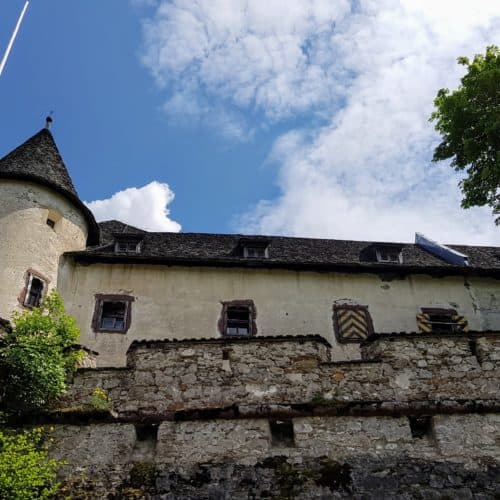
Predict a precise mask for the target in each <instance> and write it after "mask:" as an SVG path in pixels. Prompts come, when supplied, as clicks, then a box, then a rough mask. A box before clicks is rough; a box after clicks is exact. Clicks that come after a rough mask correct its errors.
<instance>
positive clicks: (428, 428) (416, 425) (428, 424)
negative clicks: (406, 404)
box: [408, 415, 432, 439]
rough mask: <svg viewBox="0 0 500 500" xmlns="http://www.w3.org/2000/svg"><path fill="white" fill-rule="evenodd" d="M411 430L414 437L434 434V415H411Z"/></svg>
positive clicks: (409, 421)
mask: <svg viewBox="0 0 500 500" xmlns="http://www.w3.org/2000/svg"><path fill="white" fill-rule="evenodd" d="M408 423H409V424H410V432H411V437H412V438H418V439H422V438H424V437H431V436H432V417H431V416H429V415H418V416H413V415H412V416H409V417H408Z"/></svg>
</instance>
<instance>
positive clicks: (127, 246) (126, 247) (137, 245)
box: [115, 241, 141, 253]
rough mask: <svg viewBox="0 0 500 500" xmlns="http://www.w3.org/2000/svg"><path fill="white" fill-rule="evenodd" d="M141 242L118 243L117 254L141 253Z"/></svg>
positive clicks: (116, 244) (116, 246) (116, 245)
mask: <svg viewBox="0 0 500 500" xmlns="http://www.w3.org/2000/svg"><path fill="white" fill-rule="evenodd" d="M140 251H141V242H140V241H117V242H116V243H115V252H116V253H140Z"/></svg>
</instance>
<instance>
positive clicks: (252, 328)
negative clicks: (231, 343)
mask: <svg viewBox="0 0 500 500" xmlns="http://www.w3.org/2000/svg"><path fill="white" fill-rule="evenodd" d="M255 316H256V313H255V306H254V303H253V301H252V300H233V301H231V302H223V303H222V316H221V319H220V321H219V330H220V332H221V334H222V335H223V336H225V337H249V336H253V335H255V334H256V333H257V327H256V324H255Z"/></svg>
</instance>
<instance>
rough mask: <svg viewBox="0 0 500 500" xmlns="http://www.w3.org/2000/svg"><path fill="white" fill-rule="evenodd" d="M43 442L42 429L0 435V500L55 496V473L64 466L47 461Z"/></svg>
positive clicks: (57, 485) (23, 499) (22, 499)
mask: <svg viewBox="0 0 500 500" xmlns="http://www.w3.org/2000/svg"><path fill="white" fill-rule="evenodd" d="M44 439H45V436H44V432H43V431H42V429H34V430H32V431H29V432H23V433H20V434H7V433H5V432H2V431H0V498H6V499H7V498H8V499H9V500H31V499H33V498H37V499H46V498H50V497H52V496H53V495H54V494H55V493H56V491H57V488H58V487H59V484H58V482H57V478H56V472H57V469H58V467H59V466H60V465H62V463H63V462H61V461H58V460H54V459H50V458H48V455H47V447H46V444H44Z"/></svg>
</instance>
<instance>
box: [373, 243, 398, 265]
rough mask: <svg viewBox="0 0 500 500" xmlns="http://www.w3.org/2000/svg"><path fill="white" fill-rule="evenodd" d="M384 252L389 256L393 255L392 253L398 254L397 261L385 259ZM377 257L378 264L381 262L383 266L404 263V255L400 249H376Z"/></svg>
mask: <svg viewBox="0 0 500 500" xmlns="http://www.w3.org/2000/svg"><path fill="white" fill-rule="evenodd" d="M382 252H384V253H387V254H391V253H394V254H397V259H396V260H389V259H383V258H382ZM375 256H376V257H377V262H380V263H382V264H402V263H403V253H402V252H401V250H400V249H397V248H390V247H378V248H375Z"/></svg>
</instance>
